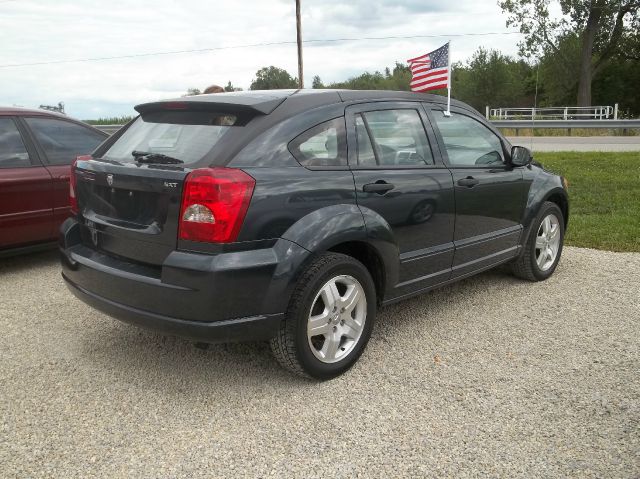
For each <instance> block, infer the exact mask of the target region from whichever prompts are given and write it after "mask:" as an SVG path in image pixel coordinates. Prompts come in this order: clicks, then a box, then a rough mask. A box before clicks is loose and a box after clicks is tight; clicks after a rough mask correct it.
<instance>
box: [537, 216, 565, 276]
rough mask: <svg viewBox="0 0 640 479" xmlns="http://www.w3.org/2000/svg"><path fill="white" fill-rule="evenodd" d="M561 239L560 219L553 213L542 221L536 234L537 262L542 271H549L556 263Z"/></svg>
mask: <svg viewBox="0 0 640 479" xmlns="http://www.w3.org/2000/svg"><path fill="white" fill-rule="evenodd" d="M560 239H561V238H560V221H559V220H558V218H557V216H556V215H554V214H553V213H551V214H549V215H547V216H545V217H544V219H543V220H542V223H540V227H539V228H538V235H537V236H536V263H537V264H538V268H540V271H547V270H548V269H549V268H551V266H553V264H554V263H555V261H556V258H557V256H558V251H559V250H560Z"/></svg>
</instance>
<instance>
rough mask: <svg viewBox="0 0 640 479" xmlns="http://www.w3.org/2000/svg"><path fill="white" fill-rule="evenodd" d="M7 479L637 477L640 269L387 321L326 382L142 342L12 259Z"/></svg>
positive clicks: (159, 340)
mask: <svg viewBox="0 0 640 479" xmlns="http://www.w3.org/2000/svg"><path fill="white" fill-rule="evenodd" d="M0 304H1V306H2V313H1V317H0V325H1V327H2V333H1V334H0V388H1V392H0V416H1V418H2V421H1V430H0V476H2V477H60V478H62V477H64V478H72V477H101V478H102V477H159V478H165V477H205V476H206V477H244V476H246V477H283V478H284V477H287V478H288V477H355V476H363V477H364V476H375V477H401V476H407V477H425V476H437V477H445V476H450V477H456V478H461V477H509V478H513V477H567V476H575V477H625V478H629V477H638V476H639V475H640V254H636V253H626V254H623V253H609V252H601V251H594V250H586V249H577V248H566V249H565V252H564V256H563V259H562V261H561V263H560V266H559V268H558V270H557V272H556V274H555V275H554V276H553V277H552V278H551V279H550V280H548V281H546V282H544V283H538V284H531V283H526V282H522V281H519V280H516V279H514V278H512V277H510V276H507V275H505V274H503V273H501V272H490V273H486V274H483V275H480V276H477V277H475V278H472V279H469V280H466V281H464V282H462V283H458V284H456V285H454V286H450V287H447V288H444V289H440V290H437V291H435V292H433V293H431V294H428V295H425V296H421V297H418V298H415V299H412V300H408V301H406V302H404V303H400V304H397V305H394V306H392V307H388V308H386V309H384V310H382V311H381V313H380V315H379V319H378V324H377V327H376V330H375V331H374V333H373V337H372V339H371V342H370V343H369V347H368V349H367V351H366V352H365V354H364V355H363V357H362V358H361V360H360V362H359V363H358V364H357V365H356V367H355V368H354V369H352V370H351V371H350V372H349V373H347V374H346V375H344V376H343V377H341V378H338V379H336V380H333V381H330V382H326V383H316V382H310V381H306V380H303V379H299V378H297V377H294V376H291V375H289V374H288V373H286V372H285V371H283V370H281V369H280V368H279V367H278V365H277V364H276V362H275V360H274V359H272V357H271V355H270V353H269V349H268V347H267V345H266V344H235V345H217V346H212V347H210V348H209V349H208V350H201V349H197V348H195V347H194V346H193V345H192V344H191V343H189V342H187V341H183V340H180V339H175V338H166V337H161V336H158V335H156V334H153V333H150V332H146V331H141V330H138V329H136V328H134V327H132V326H128V325H125V324H122V323H119V322H117V321H114V320H111V319H110V318H108V317H106V316H103V315H101V314H99V313H96V312H94V311H92V310H91V309H90V308H88V307H87V306H85V305H84V304H83V303H81V302H79V301H78V300H76V299H75V298H73V297H72V296H71V294H70V293H68V292H67V290H66V288H65V287H64V286H63V283H62V279H61V278H60V273H59V268H58V264H57V255H56V254H55V253H45V254H38V255H33V256H27V257H21V258H13V259H4V260H0Z"/></svg>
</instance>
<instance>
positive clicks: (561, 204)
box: [547, 193, 569, 229]
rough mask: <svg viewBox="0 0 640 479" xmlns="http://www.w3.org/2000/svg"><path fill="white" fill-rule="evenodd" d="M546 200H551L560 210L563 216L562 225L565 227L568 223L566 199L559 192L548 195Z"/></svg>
mask: <svg viewBox="0 0 640 479" xmlns="http://www.w3.org/2000/svg"><path fill="white" fill-rule="evenodd" d="M547 201H551V202H552V203H555V204H556V205H558V208H560V211H562V216H563V217H564V227H565V229H566V228H567V225H568V224H569V203H568V202H567V199H566V198H565V197H564V196H563V195H561V194H560V193H554V194H552V195H551V196H549V198H547Z"/></svg>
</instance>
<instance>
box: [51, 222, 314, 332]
mask: <svg viewBox="0 0 640 479" xmlns="http://www.w3.org/2000/svg"><path fill="white" fill-rule="evenodd" d="M78 228H79V225H78V223H77V222H76V221H75V220H74V219H69V220H67V221H66V222H65V223H63V225H62V228H61V232H60V233H61V234H60V252H61V260H62V276H63V278H64V279H65V281H66V283H67V286H68V287H69V289H70V290H71V292H72V293H73V294H74V295H75V296H77V297H78V298H79V299H81V300H82V301H84V302H85V303H87V304H89V305H91V306H93V307H94V308H96V309H98V310H100V311H103V312H105V313H107V314H108V315H110V316H113V317H114V318H116V319H119V320H121V321H125V322H128V323H132V324H135V325H138V326H141V327H144V328H147V329H153V330H156V331H159V332H161V333H165V334H171V335H177V336H182V337H186V338H190V339H194V340H197V341H203V342H224V341H243V340H244V341H253V340H262V339H269V338H271V337H273V336H274V335H275V333H276V332H277V329H278V326H279V323H280V320H281V319H282V317H283V316H284V312H285V311H286V308H287V304H288V299H289V297H290V294H291V289H292V288H293V285H294V284H295V279H296V278H295V275H296V272H297V271H298V270H299V268H300V266H301V265H302V264H303V262H304V261H305V260H306V259H307V258H308V257H309V255H310V254H311V253H309V252H308V251H307V250H306V249H304V248H302V247H300V246H298V245H297V244H295V243H292V242H290V241H287V240H278V241H277V242H276V244H275V245H273V247H271V248H263V249H254V250H247V251H236V252H227V253H219V254H203V253H195V252H183V251H173V252H171V253H170V254H169V255H168V256H167V258H166V259H165V261H164V262H163V264H162V265H158V266H152V265H145V264H143V263H134V262H132V261H128V260H126V259H122V258H119V257H116V256H113V255H110V254H105V253H103V252H101V251H97V250H96V249H93V248H90V247H87V246H85V245H84V244H82V242H81V241H80V235H79V234H78Z"/></svg>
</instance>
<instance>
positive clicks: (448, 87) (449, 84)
mask: <svg viewBox="0 0 640 479" xmlns="http://www.w3.org/2000/svg"><path fill="white" fill-rule="evenodd" d="M447 45H449V48H448V50H449V54H448V55H447V57H448V58H447V62H448V65H447V68H448V69H449V75H447V111H445V112H444V116H451V77H452V76H453V72H452V71H451V40H449V41H448V42H447Z"/></svg>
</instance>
